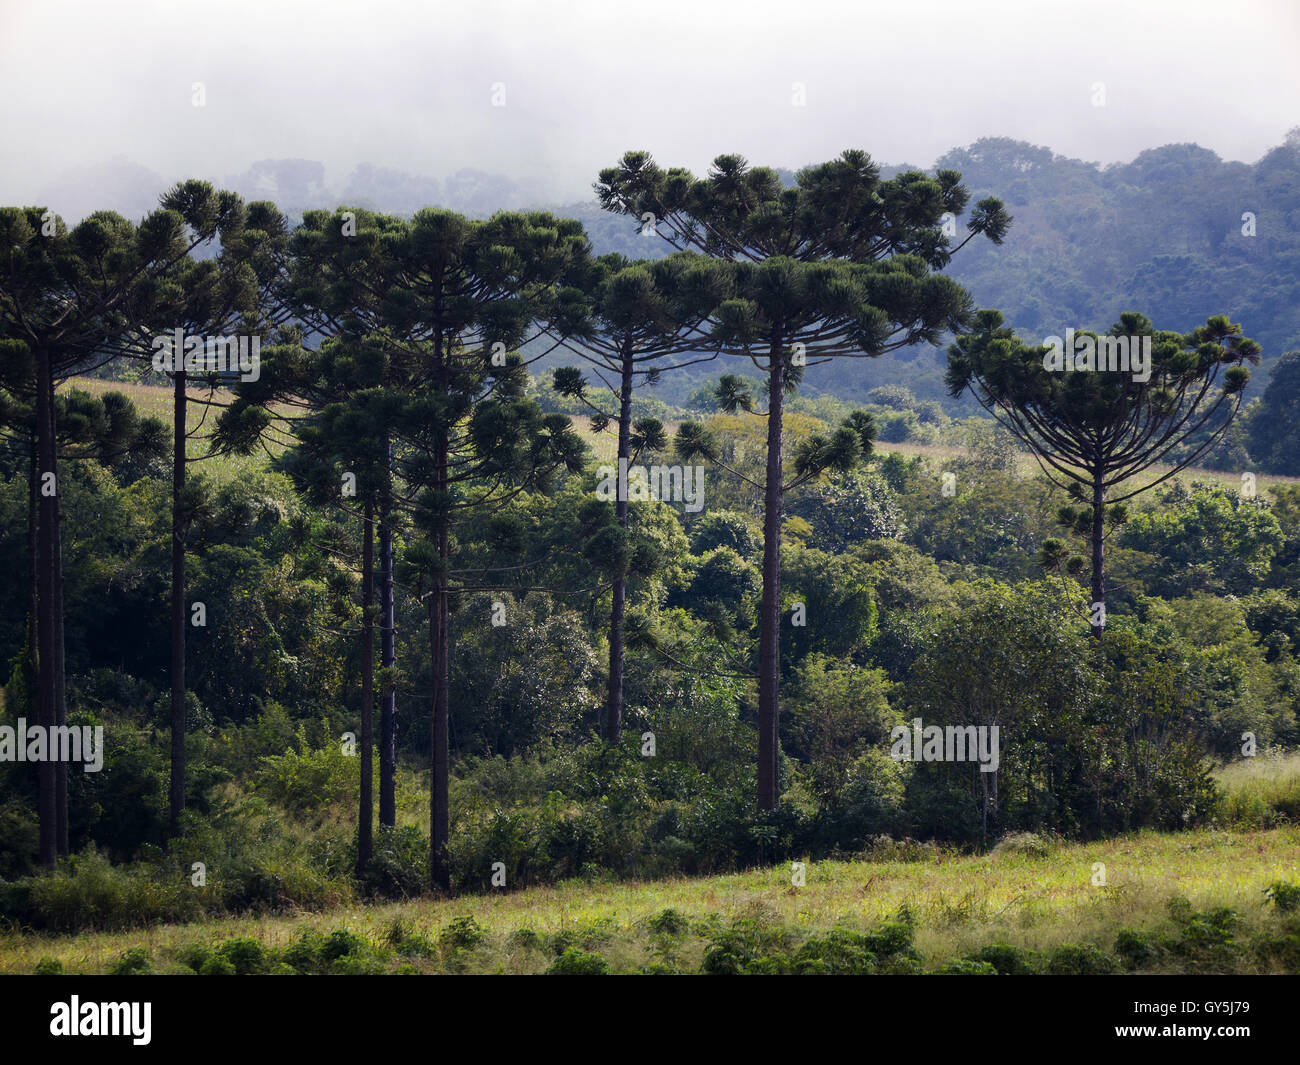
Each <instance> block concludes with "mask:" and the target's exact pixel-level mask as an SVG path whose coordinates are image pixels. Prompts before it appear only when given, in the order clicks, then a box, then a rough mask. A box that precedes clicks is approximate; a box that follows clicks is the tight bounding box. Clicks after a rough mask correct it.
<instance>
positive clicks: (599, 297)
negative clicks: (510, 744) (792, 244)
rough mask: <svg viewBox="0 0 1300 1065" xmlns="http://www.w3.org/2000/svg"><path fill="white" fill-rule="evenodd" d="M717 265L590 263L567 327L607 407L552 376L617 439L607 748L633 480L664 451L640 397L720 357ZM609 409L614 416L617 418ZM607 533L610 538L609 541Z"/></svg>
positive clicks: (617, 721) (675, 259)
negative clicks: (635, 413)
mask: <svg viewBox="0 0 1300 1065" xmlns="http://www.w3.org/2000/svg"><path fill="white" fill-rule="evenodd" d="M718 265H720V264H717V263H716V261H715V260H711V259H708V258H706V257H704V256H700V255H697V254H693V253H690V252H680V253H678V254H676V255H671V256H669V257H668V258H666V259H660V260H658V261H657V262H629V261H628V260H626V259H624V258H623V256H621V255H604V256H601V257H600V258H599V259H597V260H595V261H594V262H591V261H584V263H583V264H582V271H581V276H580V277H578V278H575V279H574V280H576V281H577V282H578V285H577V286H576V287H575V288H573V289H570V290H568V292H567V293H566V295H567V296H568V299H567V300H566V306H565V310H564V312H563V317H562V319H561V321H560V323H559V324H560V325H561V326H562V327H564V329H565V331H566V332H567V333H568V334H569V335H570V336H571V337H572V339H571V340H570V341H569V342H568V344H567V345H566V346H568V347H569V348H570V350H572V351H574V352H575V353H577V354H578V355H579V356H581V357H582V358H584V359H586V360H587V362H588V363H590V364H591V366H592V367H593V371H594V374H595V376H596V378H597V379H598V380H599V382H600V385H601V386H602V387H601V388H600V389H597V390H596V391H597V396H599V393H600V391H602V390H603V391H604V392H605V393H606V394H607V396H608V398H609V400H611V401H612V403H611V405H610V407H606V406H603V405H602V404H601V402H600V399H599V398H594V397H593V395H592V389H591V385H590V382H589V381H588V379H587V378H586V377H585V376H584V375H583V372H582V370H581V368H579V367H576V366H566V367H561V368H559V369H557V370H556V371H555V374H554V384H555V389H556V391H558V392H560V393H561V394H562V395H567V396H572V397H575V398H578V399H580V400H582V401H583V403H584V404H585V405H586V406H587V407H588V408H590V410H591V424H592V428H593V429H595V430H596V431H602V430H604V429H605V428H607V427H608V426H609V425H610V424H611V423H612V424H613V425H614V426H615V430H616V432H617V434H618V447H617V451H616V455H615V463H616V466H617V470H618V473H617V477H618V482H617V483H618V491H617V492H616V494H615V499H614V511H615V524H614V525H613V526H605V527H603V528H602V531H601V532H600V533H599V534H598V537H599V541H600V542H593V543H592V544H591V545H590V546H591V549H592V550H593V551H596V552H598V553H599V556H600V559H601V561H602V562H603V563H605V564H606V565H607V566H608V567H609V570H610V571H611V573H612V586H611V589H610V593H611V598H610V615H609V678H608V683H607V686H606V694H605V738H606V739H607V740H609V741H610V742H611V743H618V741H619V735H620V733H621V730H622V727H623V662H624V643H625V641H624V619H625V615H626V611H627V584H628V576H629V567H630V563H631V559H632V556H633V554H634V552H633V551H632V549H631V545H630V543H629V535H628V506H627V504H628V498H627V497H628V493H627V485H626V478H627V470H628V468H629V467H630V466H631V465H632V464H633V463H634V462H635V461H636V460H637V458H639V457H640V456H641V455H642V454H643V453H653V452H655V451H659V450H662V449H663V448H664V447H665V446H666V444H667V436H666V434H665V433H664V427H663V423H662V422H660V421H659V420H658V419H657V418H638V419H637V420H636V421H635V422H634V421H633V419H632V400H633V393H634V391H635V389H636V387H637V385H638V384H640V383H645V384H654V383H655V381H657V380H658V378H659V376H660V375H661V374H662V373H664V372H665V371H667V370H672V369H680V368H682V367H684V366H689V365H692V364H693V363H696V362H701V361H704V360H706V359H711V358H713V357H714V355H713V354H712V353H703V354H701V353H700V352H701V349H705V348H707V347H709V346H710V340H709V334H708V322H709V318H710V316H711V315H712V313H713V311H714V308H715V307H716V306H717V305H718V303H719V302H720V301H721V299H722V298H723V296H724V295H725V292H726V287H725V286H726V275H725V272H724V271H721V270H718V269H716V267H717V266H718ZM611 407H612V409H610V408H611ZM605 529H608V534H606V533H605V531H604V530H605Z"/></svg>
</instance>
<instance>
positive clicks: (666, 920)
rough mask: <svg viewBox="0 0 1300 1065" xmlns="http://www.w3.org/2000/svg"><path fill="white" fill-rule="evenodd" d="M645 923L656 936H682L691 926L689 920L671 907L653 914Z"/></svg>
mask: <svg viewBox="0 0 1300 1065" xmlns="http://www.w3.org/2000/svg"><path fill="white" fill-rule="evenodd" d="M646 923H647V925H648V926H649V928H650V931H651V932H653V933H654V934H655V935H657V936H684V935H685V934H686V933H687V932H689V931H690V928H691V923H690V921H688V920H687V919H686V917H685V916H684V915H683V914H680V913H678V912H677V911H676V910H674V909H671V908H669V909H666V910H663V911H662V912H660V913H657V914H655V916H653V917H651V918H650V920H649V921H647V922H646Z"/></svg>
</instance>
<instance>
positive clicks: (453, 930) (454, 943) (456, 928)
mask: <svg viewBox="0 0 1300 1065" xmlns="http://www.w3.org/2000/svg"><path fill="white" fill-rule="evenodd" d="M486 935H487V930H486V929H485V928H483V926H482V925H480V924H479V923H478V922H477V921H476V920H474V918H473V917H472V916H471V915H470V914H467V913H466V914H461V916H459V917H457V918H455V919H454V920H453V921H452V922H451V924H449V925H448V926H447V927H446V928H444V929H443V930H442V931H441V932H440V933H439V934H438V942H439V943H440V944H441V945H442V948H443V949H444V950H451V951H457V950H473V949H474V948H475V947H477V946H478V945H479V943H481V942H482V941H483V937H484V936H486Z"/></svg>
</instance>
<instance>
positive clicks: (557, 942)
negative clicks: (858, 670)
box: [0, 825, 1300, 974]
mask: <svg viewBox="0 0 1300 1065" xmlns="http://www.w3.org/2000/svg"><path fill="white" fill-rule="evenodd" d="M1102 866H1104V870H1103V869H1102ZM805 877H806V879H805V883H804V886H802V887H800V886H796V885H795V884H794V883H792V870H791V868H790V867H789V866H784V865H783V866H780V867H775V868H768V869H762V870H755V871H750V872H745V873H739V874H734V875H729V876H718V877H709V878H700V879H677V880H667V881H658V882H652V883H630V884H618V883H582V882H569V883H565V884H561V885H559V886H556V887H549V888H536V889H531V890H527V891H522V892H517V893H503V894H500V895H496V896H488V897H465V898H459V899H452V900H445V901H429V900H412V901H409V902H401V903H391V904H386V905H372V906H358V907H354V908H346V909H340V910H335V911H332V912H330V913H327V914H303V915H300V916H275V917H243V918H235V919H229V920H222V921H215V922H207V923H202V924H191V925H176V926H160V927H154V928H148V929H141V930H136V931H130V932H117V933H83V934H79V935H76V936H70V937H59V936H46V935H37V934H31V933H25V932H11V933H9V934H7V935H5V936H3V937H2V938H0V972H3V973H22V972H28V973H30V972H34V971H37V970H38V966H40V968H41V969H44V970H50V969H54V970H56V971H57V970H58V969H60V968H61V969H62V971H64V972H75V973H101V972H111V971H131V970H136V971H155V972H173V973H192V972H195V971H206V972H209V973H226V972H231V971H239V972H244V971H269V970H273V971H278V972H281V973H285V974H287V973H289V972H291V971H292V972H394V971H397V972H429V973H433V972H448V971H452V972H485V973H492V972H498V973H540V972H545V971H547V970H548V969H550V968H552V967H553V966H555V965H556V964H557V957H560V956H561V955H562V956H563V958H562V959H561V961H560V962H559V968H560V969H561V970H564V969H572V970H578V971H581V970H583V969H585V968H591V969H593V970H597V971H601V970H605V969H606V968H608V970H609V971H613V972H637V971H642V970H643V969H645V968H646V967H649V968H650V969H651V971H658V972H665V971H666V972H685V973H693V972H699V971H701V968H702V967H703V968H705V969H713V970H715V971H717V970H721V971H727V970H728V969H736V968H742V969H744V968H748V969H749V970H750V971H789V969H790V968H791V966H794V967H795V968H796V969H797V968H798V967H799V966H800V965H802V966H803V967H804V970H805V971H807V967H808V966H809V965H810V964H811V965H813V967H814V969H815V968H816V966H818V965H822V966H825V965H827V964H829V965H830V967H831V968H832V969H833V970H835V969H836V966H838V967H839V969H838V970H837V971H849V970H854V971H865V970H867V969H873V968H874V969H875V971H884V972H926V971H935V970H937V969H941V968H943V967H944V966H945V965H949V966H950V967H951V963H952V962H954V961H958V960H959V959H970V958H977V957H982V958H984V959H986V960H985V961H984V963H983V968H982V969H981V967H980V963H979V962H978V961H976V962H966V963H964V964H959V965H958V966H956V968H957V969H958V970H959V971H962V970H969V971H990V970H991V968H992V967H993V966H996V967H997V968H998V969H999V970H1003V971H1007V970H1010V969H1016V968H1020V967H1026V968H1028V969H1030V970H1032V971H1042V972H1062V973H1064V972H1106V971H1115V972H1122V971H1126V970H1132V969H1137V970H1139V971H1144V972H1241V973H1270V972H1286V971H1291V972H1296V971H1300V935H1298V933H1300V910H1297V909H1296V908H1295V900H1294V899H1290V897H1289V896H1288V895H1287V894H1286V892H1285V891H1284V892H1283V896H1284V897H1283V898H1282V899H1277V898H1270V897H1268V895H1267V894H1266V891H1267V889H1268V888H1269V887H1270V885H1273V884H1276V883H1277V882H1278V881H1284V882H1285V881H1288V880H1289V881H1292V882H1295V881H1297V880H1300V827H1297V826H1293V825H1288V826H1284V827H1280V828H1274V829H1270V830H1262V831H1245V832H1241V831H1237V832H1225V831H1220V830H1204V831H1193V832H1182V833H1172V834H1158V833H1141V834H1137V835H1133V836H1128V837H1123V838H1119V839H1113V840H1107V841H1103V842H1096V843H1087V844H1077V845H1056V844H1053V843H1051V842H1050V841H1043V840H1040V839H1038V838H1036V837H1019V838H1015V837H1013V838H1011V839H1009V840H1007V841H1004V843H1003V844H1001V845H1000V846H999V847H998V848H997V849H996V850H995V851H993V852H991V853H989V854H986V855H980V856H960V855H953V854H947V853H944V852H942V851H939V850H936V849H933V848H930V847H927V846H924V845H920V844H914V843H907V842H905V843H893V842H887V841H882V843H881V844H879V845H878V846H877V847H876V848H875V849H874V851H873V852H871V853H870V854H869V856H867V857H865V858H864V859H862V860H854V861H844V862H831V861H826V862H814V863H809V864H808V866H807V868H806V870H805ZM1103 880H1104V883H1103V882H1102V881H1103ZM1288 900H1289V907H1290V908H1288ZM1279 902H1282V905H1279ZM900 914H901V915H903V920H902V922H901V923H900V922H899V921H898V918H899V915H900ZM834 929H841V930H844V931H847V932H849V933H858V935H849V936H844V935H842V934H832V935H828V933H831V932H832V930H834ZM882 929H883V931H882ZM904 929H906V930H907V931H904ZM908 932H910V935H909V934H908ZM891 937H892V938H891ZM909 939H910V941H911V943H912V946H911V948H909V947H908V945H907V941H908V940H909ZM809 940H811V944H810V945H808V946H804V945H805V944H808V943H809ZM994 945H1002V946H1007V947H1012V948H1019V950H1018V951H1017V950H1012V951H1006V950H1004V949H999V950H989V949H988V948H990V947H992V946H994ZM801 946H803V947H804V949H803V950H802V952H801V950H800V948H801ZM566 951H567V952H568V953H567V954H566V953H565V952H566ZM868 955H869V957H870V960H868V957H867V956H868ZM827 957H830V958H831V961H830V962H829V963H828V962H827V961H826V958H827ZM800 959H802V961H801V960H800ZM810 959H811V961H810ZM818 959H820V960H818ZM836 959H838V960H836ZM855 959H856V960H855ZM987 959H991V960H992V964H991V965H990V962H989V961H988V960H987ZM55 961H57V963H58V965H57V966H56V965H54V964H53V962H55ZM42 962H43V964H42ZM846 967H847V969H846Z"/></svg>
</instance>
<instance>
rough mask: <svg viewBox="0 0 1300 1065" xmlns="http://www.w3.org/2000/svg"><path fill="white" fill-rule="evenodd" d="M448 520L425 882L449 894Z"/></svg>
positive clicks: (437, 463) (438, 486)
mask: <svg viewBox="0 0 1300 1065" xmlns="http://www.w3.org/2000/svg"><path fill="white" fill-rule="evenodd" d="M442 344H443V341H442V334H441V333H439V334H438V335H437V337H436V338H435V341H434V356H433V357H434V370H435V375H436V376H435V380H436V382H437V387H438V391H439V392H440V393H441V394H443V395H445V394H446V392H447V367H446V365H445V364H444V362H443V358H444V353H443V350H442ZM448 432H449V427H445V426H444V427H441V428H440V431H439V434H438V437H437V440H436V443H435V446H436V448H437V451H436V454H435V455H434V490H435V491H436V492H437V493H438V495H439V497H440V498H444V497H445V496H446V492H447V487H448V483H449V482H448V477H449V473H448V466H449V456H448V451H449V448H450V441H449V437H448ZM448 525H449V519H448V518H447V517H446V516H445V515H444V516H443V517H442V518H441V519H440V521H439V527H438V534H437V538H438V562H439V566H438V572H437V573H436V574H435V575H434V580H433V588H432V590H431V592H430V595H429V601H428V610H429V639H430V641H431V646H430V651H431V658H432V663H433V714H432V716H431V718H430V721H429V741H430V742H429V763H430V766H429V768H430V777H429V882H430V885H431V886H432V887H433V890H434V891H439V892H442V893H443V894H447V895H449V894H451V861H450V854H449V851H448V844H449V842H450V839H451V817H450V812H449V809H448V806H449V798H448V779H447V778H448V768H449V757H448V747H449V745H450V741H451V737H450V734H449V729H448V717H449V706H448V704H449V702H450V698H451V685H450V680H449V672H450V664H451V649H450V645H449V644H450V637H451V634H450V632H449V631H448V625H447V605H448V604H447V589H448V574H449V572H450V570H449V565H450V556H451V550H450V547H451V543H450V536H449V532H448Z"/></svg>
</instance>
